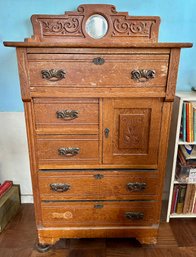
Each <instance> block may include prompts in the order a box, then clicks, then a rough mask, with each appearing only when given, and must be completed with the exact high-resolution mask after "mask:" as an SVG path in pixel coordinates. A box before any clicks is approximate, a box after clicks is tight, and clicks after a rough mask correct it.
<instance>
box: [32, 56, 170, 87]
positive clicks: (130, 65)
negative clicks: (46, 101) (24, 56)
mask: <svg viewBox="0 0 196 257" xmlns="http://www.w3.org/2000/svg"><path fill="white" fill-rule="evenodd" d="M28 60H29V76H30V84H31V86H33V87H37V86H44V85H45V86H65V87H70V86H74V87H81V88H82V87H103V86H104V87H165V86H166V79H167V70H168V60H169V55H153V54H152V55H145V54H143V55H142V54H141V55H131V54H130V55H121V54H119V55H112V54H111V55H106V54H105V55H104V54H101V55H99V54H96V55H95V54H94V55H93V54H86V55H82V54H53V55H52V56H51V54H29V55H28ZM151 71H152V72H151Z"/></svg>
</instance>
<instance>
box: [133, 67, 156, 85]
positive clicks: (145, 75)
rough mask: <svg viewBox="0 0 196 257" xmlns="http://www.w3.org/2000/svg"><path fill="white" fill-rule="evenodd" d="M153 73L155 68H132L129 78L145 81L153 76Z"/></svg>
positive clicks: (154, 73)
mask: <svg viewBox="0 0 196 257" xmlns="http://www.w3.org/2000/svg"><path fill="white" fill-rule="evenodd" d="M155 75H156V72H155V70H143V69H142V70H133V71H132V72H131V79H133V80H136V81H138V82H146V81H148V80H150V79H153V78H155Z"/></svg>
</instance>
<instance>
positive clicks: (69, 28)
mask: <svg viewBox="0 0 196 257" xmlns="http://www.w3.org/2000/svg"><path fill="white" fill-rule="evenodd" d="M31 20H32V24H33V29H34V35H33V36H32V38H29V39H26V40H25V41H24V42H4V44H5V45H6V46H11V47H16V48H17V57H18V67H19V75H20V82H21V94H22V100H23V102H24V109H25V116H26V127H27V135H28V145H29V156H30V166H31V176H32V184H33V194H34V204H35V214H36V224H37V230H38V238H39V245H38V248H39V250H46V249H48V248H47V245H52V244H54V243H55V242H57V241H58V240H59V239H60V238H91V237H95V238H96V237H135V238H137V239H138V240H139V241H140V242H141V243H156V238H157V233H158V227H159V221H160V212H161V198H162V188H163V179H164V174H165V166H166V157H167V145H168V135H169V129H170V119H171V111H172V104H173V100H174V94H175V87H176V79H177V71H178V63H179V56H180V49H181V48H182V47H191V46H192V44H190V43H158V42H157V41H158V30H159V23H160V19H159V17H136V16H128V14H127V13H126V12H117V11H116V9H115V7H114V6H112V5H88V4H87V5H81V6H79V7H78V9H77V11H75V12H66V13H65V14H64V15H33V16H32V19H31Z"/></svg>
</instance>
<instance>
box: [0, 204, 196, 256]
mask: <svg viewBox="0 0 196 257" xmlns="http://www.w3.org/2000/svg"><path fill="white" fill-rule="evenodd" d="M36 241H37V237H36V229H35V221H34V211H33V205H32V204H24V205H22V206H21V210H20V212H19V213H18V214H17V216H16V217H15V218H14V219H13V220H12V221H11V222H10V224H9V225H8V226H7V228H6V229H5V230H4V231H3V233H2V234H0V257H40V256H43V257H52V256H53V257H196V219H172V220H171V222H170V223H169V224H168V223H165V222H162V223H161V226H160V231H159V237H158V243H157V245H150V246H141V245H140V244H139V243H138V242H137V241H136V240H135V239H132V238H130V239H70V240H65V239H62V240H60V241H59V242H58V243H57V244H56V245H55V247H54V248H53V249H52V250H50V251H49V252H47V253H38V252H37V251H36V250H35V248H34V245H35V243H36Z"/></svg>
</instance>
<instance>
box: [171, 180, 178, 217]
mask: <svg viewBox="0 0 196 257" xmlns="http://www.w3.org/2000/svg"><path fill="white" fill-rule="evenodd" d="M176 194H177V185H175V186H174V189H173V198H172V204H171V214H172V213H174V212H175V202H176Z"/></svg>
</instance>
